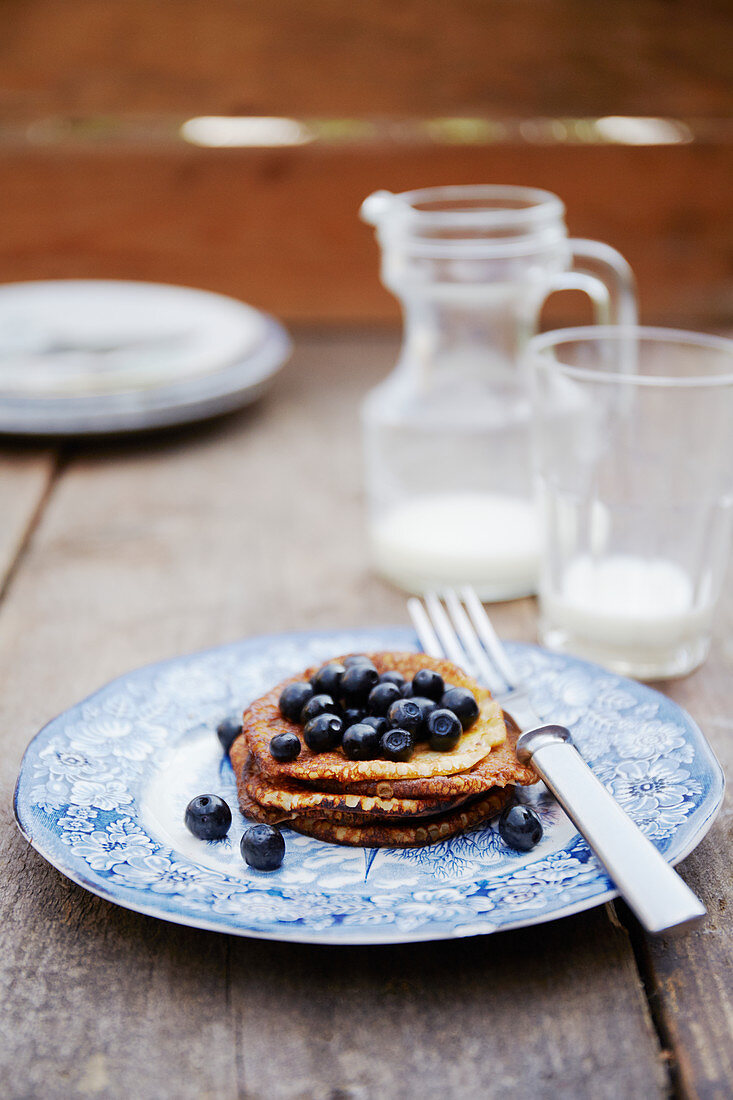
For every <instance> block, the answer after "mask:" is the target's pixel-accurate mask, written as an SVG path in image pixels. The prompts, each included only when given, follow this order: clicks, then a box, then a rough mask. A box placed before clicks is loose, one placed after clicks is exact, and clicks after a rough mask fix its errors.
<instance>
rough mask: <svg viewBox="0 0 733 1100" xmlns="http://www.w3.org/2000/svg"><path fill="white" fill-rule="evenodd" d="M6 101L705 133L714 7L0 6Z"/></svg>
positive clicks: (423, 2) (496, 3) (522, 1)
mask: <svg viewBox="0 0 733 1100" xmlns="http://www.w3.org/2000/svg"><path fill="white" fill-rule="evenodd" d="M2 18H3V33H2V35H0V71H2V74H3V80H2V83H3V93H4V97H5V99H6V101H10V102H18V101H21V102H26V103H28V102H30V103H32V104H34V105H37V106H38V108H39V109H40V110H51V111H66V110H74V111H79V110H82V111H84V110H89V109H91V110H95V111H116V110H120V109H124V110H142V111H147V110H160V109H162V110H167V109H171V110H178V109H182V110H186V109H189V110H192V111H194V112H196V113H202V114H208V113H215V114H222V113H223V114H230V113H234V114H241V113H244V114H273V113H274V114H283V113H284V114H290V113H292V112H293V111H306V112H309V113H315V114H319V113H322V114H326V115H333V114H336V115H343V114H348V113H355V114H357V115H363V114H390V113H392V114H394V113H397V114H400V113H402V114H404V113H405V112H407V113H409V114H419V115H422V114H426V113H431V112H432V113H438V114H446V113H451V112H453V113H455V112H459V113H464V112H466V111H468V112H469V113H470V111H471V109H473V110H477V109H478V110H488V111H489V112H490V113H492V114H494V115H496V114H499V115H510V116H515V117H516V116H519V117H522V116H527V115H528V114H529V115H530V116H534V115H543V114H555V115H557V114H559V115H574V114H581V115H582V114H587V115H597V114H601V115H603V114H632V115H650V114H651V115H678V114H682V115H685V114H687V115H691V116H695V115H697V116H700V115H705V114H709V115H713V116H721V117H725V115H726V114H727V113H728V111H729V109H730V79H731V69H730V51H728V50H726V34H725V30H726V28H727V27H729V26H730V9H729V6H728V5H726V4H724V3H721V2H719V0H717V2H716V0H706V2H698V3H696V4H694V5H685V4H672V5H670V4H669V3H667V2H665V0H615V2H614V3H613V4H605V5H604V4H592V5H589V4H587V3H585V2H584V0H553V2H552V3H549V2H538V0H490V2H487V0H454V2H453V3H451V4H450V5H446V4H444V3H442V2H441V0H405V2H403V3H400V4H399V5H395V4H393V3H391V2H390V0H369V2H368V3H362V4H359V5H356V6H353V7H348V8H347V7H344V6H343V5H341V4H336V3H333V0H312V2H311V3H309V4H307V5H303V4H302V3H300V2H299V0H254V2H253V0H248V2H247V3H241V2H240V0H209V3H207V4H206V5H205V6H203V5H201V4H200V3H199V2H198V0H175V2H168V3H158V4H150V3H148V2H146V0H115V2H114V3H109V2H107V0H66V2H65V3H64V4H62V5H60V4H58V3H56V2H54V0H4V2H3V4H2Z"/></svg>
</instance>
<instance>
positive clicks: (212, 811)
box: [183, 794, 232, 840]
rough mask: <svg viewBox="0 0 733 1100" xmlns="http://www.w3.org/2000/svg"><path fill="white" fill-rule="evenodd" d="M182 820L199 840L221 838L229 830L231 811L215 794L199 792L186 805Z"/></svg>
mask: <svg viewBox="0 0 733 1100" xmlns="http://www.w3.org/2000/svg"><path fill="white" fill-rule="evenodd" d="M183 820H184V822H185V824H186V828H187V829H188V830H189V831H190V832H192V833H193V835H194V836H197V837H198V838H199V840H221V839H222V837H225V836H226V835H227V833H228V832H229V826H230V825H231V823H232V811H231V810H230V809H229V807H228V806H227V804H226V802H225V801H224V799H223V798H219V796H218V795H217V794H199V795H197V796H196V798H192V799H191V801H190V802H189V804H188V806H186V813H185V816H184V819H183Z"/></svg>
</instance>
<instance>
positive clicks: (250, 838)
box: [239, 825, 285, 871]
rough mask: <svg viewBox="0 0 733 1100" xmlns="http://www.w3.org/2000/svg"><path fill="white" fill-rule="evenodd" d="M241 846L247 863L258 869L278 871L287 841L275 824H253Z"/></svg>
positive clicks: (244, 836) (243, 838) (245, 834)
mask: <svg viewBox="0 0 733 1100" xmlns="http://www.w3.org/2000/svg"><path fill="white" fill-rule="evenodd" d="M239 847H240V849H241V852H242V856H243V858H244V861H245V863H247V864H248V865H249V866H250V867H254V869H255V870H256V871H277V869H278V867H279V866H280V864H281V863H282V861H283V857H284V855H285V841H284V840H283V835H282V833H281V832H280V830H279V829H278V828H276V826H275V825H253V826H252V827H251V828H250V829H247V830H246V832H245V833H244V835H243V837H242V840H241V842H240V845H239Z"/></svg>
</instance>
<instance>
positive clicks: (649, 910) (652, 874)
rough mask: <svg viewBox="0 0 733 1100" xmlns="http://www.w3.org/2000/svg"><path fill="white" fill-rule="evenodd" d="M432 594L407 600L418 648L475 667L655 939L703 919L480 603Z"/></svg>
mask: <svg viewBox="0 0 733 1100" xmlns="http://www.w3.org/2000/svg"><path fill="white" fill-rule="evenodd" d="M441 596H442V599H443V602H441V600H440V599H439V598H438V595H437V593H435V592H429V593H427V594H426V596H425V597H424V603H422V602H421V601H420V600H418V599H416V598H411V599H409V600H408V601H407V610H408V612H409V614H410V618H411V619H412V621H413V624H414V626H415V630H416V631H417V636H418V638H419V639H420V644H421V646H422V647H423V650H424V651H425V653H427V654H428V655H429V656H431V657H447V658H448V660H450V661H453V662H454V664H457V665H459V666H460V667H462V668H469V669H472V670H473V671H474V672H475V673H476V676H477V678H478V679H479V680H480V681H482V682H483V683H484V684H485V685H486V687H488V688H489V690H490V691H491V692H492V694H493V696H494V698H495V699H496V701H497V702H498V703H499V704H500V705H501V706H502V708H503V709H504V710H506V712H507V713H508V714H511V716H512V718H513V719H514V721H515V722H516V723H517V725H518V726H519V728H520V730H522V731H523V732H522V734H521V736H520V737H519V739H518V741H517V756H518V757H519V759H520V761H521V762H522V763H524V764H528V763H530V762H531V764H532V767H533V768H534V770H535V771H536V772H537V774H538V775H539V776H540V778H541V779H543V780H544V782H545V784H546V785H547V787H548V788H549V789H550V791H551V792H552V794H553V795H554V796H555V798H556V799H557V801H558V802H559V803H560V805H561V806H562V808H563V810H564V811H565V813H566V814H567V815H568V817H569V818H570V820H571V821H572V822H573V824H574V825H575V827H576V828H577V830H578V832H579V833H581V835H582V836H583V837H584V838H585V840H586V841H587V842H588V844H589V846H590V847H591V849H592V850H593V852H594V853H595V855H596V856H597V858H598V859H599V860H600V862H601V863H602V864H603V866H604V868H605V869H606V871H607V873H608V875H609V876H610V878H611V879H612V880H613V882H614V884H615V886H616V888H617V890H618V892H619V893H620V894H621V895H622V897H623V898H624V899H625V901H626V902H627V904H628V906H629V908H630V909H631V910H632V911H633V912H634V913H635V914H636V916H637V918H638V919H639V921H640V922H641V924H642V925H643V926H644V928H646V930H647V932H650V933H652V934H653V935H660V934H662V933H669V932H673V931H682V930H684V929H686V928H689V927H691V926H692V925H694V924H697V923H698V922H699V921H701V920H702V919H703V918H704V917H705V915H706V910H705V906H704V905H703V904H702V902H701V901H700V899H699V898H698V897H697V896H696V895H695V894H694V893H693V892H692V890H691V889H690V888H689V886H688V885H687V884H686V883H685V882H684V881H683V880H682V879H681V878H680V876H679V875H678V874H677V872H676V871H675V870H674V868H673V867H672V866H671V865H670V864H669V863H667V861H666V860H665V859H664V857H663V856H662V855H661V854H660V852H659V851H658V850H657V849H656V848H655V847H654V845H653V844H652V843H651V841H650V840H648V839H647V837H645V836H644V834H643V833H642V832H641V830H640V829H639V828H638V827H637V826H636V825H635V824H634V822H633V821H632V820H631V818H630V817H628V815H627V814H626V813H625V812H624V811H623V810H622V809H621V807H620V806H619V804H618V803H617V802H616V801H615V799H614V798H613V797H612V796H611V795H610V794H609V793H608V791H607V790H606V788H605V787H604V786H603V784H602V783H600V781H599V780H598V779H597V778H596V777H595V775H594V774H593V772H592V771H591V769H590V768H589V767H588V765H587V764H586V763H585V761H584V760H583V757H582V756H581V755H580V753H579V752H578V751H577V749H576V748H575V747H574V745H573V744H572V741H571V735H570V731H569V730H567V729H566V728H565V727H564V726H559V725H546V724H544V723H543V722H542V720H541V719H540V718H539V716H538V715H537V713H536V712H535V710H534V708H533V705H532V701H531V699H530V696H529V691H528V687H527V685H524V684H522V683H521V682H520V679H519V677H518V676H517V673H516V671H515V669H514V667H513V665H512V663H511V661H510V660H509V658H508V657H507V654H506V652H505V650H504V647H503V646H502V644H501V642H500V640H499V637H498V635H497V633H496V631H495V630H494V627H493V625H492V623H491V620H490V619H489V616H488V615H487V614H486V611H485V609H484V607H483V604H482V603H481V601H480V600H479V598H478V596H477V595H476V593H475V592H474V590H473V589H472V588H462V589H461V590H460V597H459V595H458V593H457V592H456V591H455V590H453V589H450V588H449V589H445V590H444V591H442V592H441Z"/></svg>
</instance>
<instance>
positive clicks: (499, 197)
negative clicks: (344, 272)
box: [361, 186, 636, 600]
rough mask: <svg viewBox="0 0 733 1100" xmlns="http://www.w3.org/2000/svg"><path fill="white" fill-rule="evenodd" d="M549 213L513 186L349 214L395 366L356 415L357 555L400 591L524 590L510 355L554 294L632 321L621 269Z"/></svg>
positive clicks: (527, 525) (531, 521) (525, 454)
mask: <svg viewBox="0 0 733 1100" xmlns="http://www.w3.org/2000/svg"><path fill="white" fill-rule="evenodd" d="M564 214H565V208H564V206H563V204H562V202H561V201H560V199H558V198H557V197H556V196H555V195H552V194H550V193H549V192H547V191H540V190H536V189H534V188H527V187H496V186H471V187H435V188H429V189H425V190H419V191H407V192H403V193H402V194H392V193H391V192H389V191H377V192H375V193H374V194H373V195H370V196H369V198H368V199H366V200H365V202H364V203H363V205H362V208H361V216H362V218H363V219H364V220H365V221H367V222H369V223H370V224H371V225H374V226H376V228H377V238H378V241H379V244H380V245H381V248H382V281H383V283H384V285H385V286H386V287H387V288H388V289H389V290H391V291H392V292H393V293H394V294H395V295H396V296H397V297H398V298H399V299H400V302H401V304H402V309H403V314H404V339H403V343H402V348H401V351H400V355H399V359H398V362H397V366H396V368H395V370H394V372H393V373H392V374H391V375H390V376H389V377H388V378H387V379H385V380H384V381H383V382H382V383H381V384H380V385H378V386H377V387H376V388H375V389H374V390H372V391H371V392H370V393H369V394H368V396H367V398H366V400H365V402H364V405H363V408H362V424H363V432H364V442H365V461H366V489H367V506H368V532H369V541H370V546H371V552H372V558H373V562H374V565H375V567H376V569H377V571H378V572H379V573H380V574H382V575H383V576H384V577H386V578H387V579H388V580H390V581H392V582H393V583H395V584H397V585H399V586H400V587H402V588H405V589H407V590H408V591H412V592H417V593H422V592H425V591H427V590H429V589H431V588H435V587H439V586H440V585H446V584H451V585H460V584H472V585H473V586H474V587H475V588H476V590H477V592H478V593H479V595H480V596H481V598H482V599H484V600H501V599H511V598H513V597H516V596H522V595H527V594H529V593H531V592H533V591H534V590H535V586H536V578H537V572H538V564H539V534H538V525H537V523H536V519H535V511H534V506H533V503H532V489H531V475H530V465H529V422H530V405H529V400H528V395H527V387H526V385H525V381H524V378H523V376H522V374H521V371H520V366H519V364H520V353H521V350H522V348H523V346H524V344H525V342H526V341H527V340H528V339H529V337H530V336H532V335H533V334H534V332H535V331H536V328H537V324H538V320H539V315H540V312H541V309H542V305H543V303H544V301H545V299H546V298H547V296H548V295H549V294H550V293H552V292H553V291H555V290H563V289H574V290H582V291H584V292H585V293H587V294H588V295H589V296H590V298H591V301H592V304H593V310H594V315H595V318H596V320H597V322H598V323H609V322H611V323H616V322H622V323H628V324H632V323H634V322H635V321H636V304H635V296H634V286H633V276H632V273H631V269H630V268H629V265H628V264H627V263H626V261H625V260H624V259H623V257H622V256H621V255H620V254H619V253H618V252H616V251H615V250H614V249H612V248H610V247H609V246H608V245H605V244H601V243H599V242H597V241H581V240H569V239H568V236H567V228H566V226H565V220H564Z"/></svg>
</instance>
